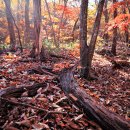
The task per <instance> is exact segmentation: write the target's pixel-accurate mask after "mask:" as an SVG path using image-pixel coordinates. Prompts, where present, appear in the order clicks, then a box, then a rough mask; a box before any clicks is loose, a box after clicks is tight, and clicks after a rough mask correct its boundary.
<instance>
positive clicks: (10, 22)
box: [4, 0, 16, 51]
mask: <svg viewBox="0 0 130 130" xmlns="http://www.w3.org/2000/svg"><path fill="white" fill-rule="evenodd" d="M4 2H5V7H6V16H7V22H8V30H9V35H10V48H11V51H15V50H16V47H15V46H16V38H15V32H14V23H13V18H12V12H11V7H10V4H11V3H10V0H4Z"/></svg>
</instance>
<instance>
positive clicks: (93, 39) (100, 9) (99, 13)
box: [87, 0, 105, 73]
mask: <svg viewBox="0 0 130 130" xmlns="http://www.w3.org/2000/svg"><path fill="white" fill-rule="evenodd" d="M104 3H105V0H100V1H99V4H98V11H97V16H96V19H95V23H94V27H93V33H92V37H91V40H90V45H89V54H88V57H89V58H88V61H87V62H88V73H90V68H91V64H92V59H93V55H94V50H95V45H96V40H97V36H98V32H99V27H100V21H101V16H102V12H103V6H104Z"/></svg>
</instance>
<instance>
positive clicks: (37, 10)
mask: <svg viewBox="0 0 130 130" xmlns="http://www.w3.org/2000/svg"><path fill="white" fill-rule="evenodd" d="M33 14H34V43H33V49H32V51H31V57H36V56H38V55H39V54H40V45H39V36H40V27H41V0H33Z"/></svg>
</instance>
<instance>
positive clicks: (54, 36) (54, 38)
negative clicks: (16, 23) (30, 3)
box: [45, 0, 59, 47]
mask: <svg viewBox="0 0 130 130" xmlns="http://www.w3.org/2000/svg"><path fill="white" fill-rule="evenodd" d="M45 4H46V8H47V11H48V15H49V19H50V22H51V29H52V33H53V40H54V44H55V46H56V47H59V45H58V44H57V42H56V35H55V31H54V27H53V22H52V18H51V13H50V10H49V6H48V3H47V0H45Z"/></svg>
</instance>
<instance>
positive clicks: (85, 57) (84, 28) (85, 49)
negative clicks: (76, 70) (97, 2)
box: [80, 0, 88, 78]
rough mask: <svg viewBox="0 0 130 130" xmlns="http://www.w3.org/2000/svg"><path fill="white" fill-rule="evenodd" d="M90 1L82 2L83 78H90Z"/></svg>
mask: <svg viewBox="0 0 130 130" xmlns="http://www.w3.org/2000/svg"><path fill="white" fill-rule="evenodd" d="M87 16H88V0H82V1H81V7H80V64H81V77H84V78H87V77H88V68H87V67H88V62H87V61H88V45H87Z"/></svg>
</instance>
